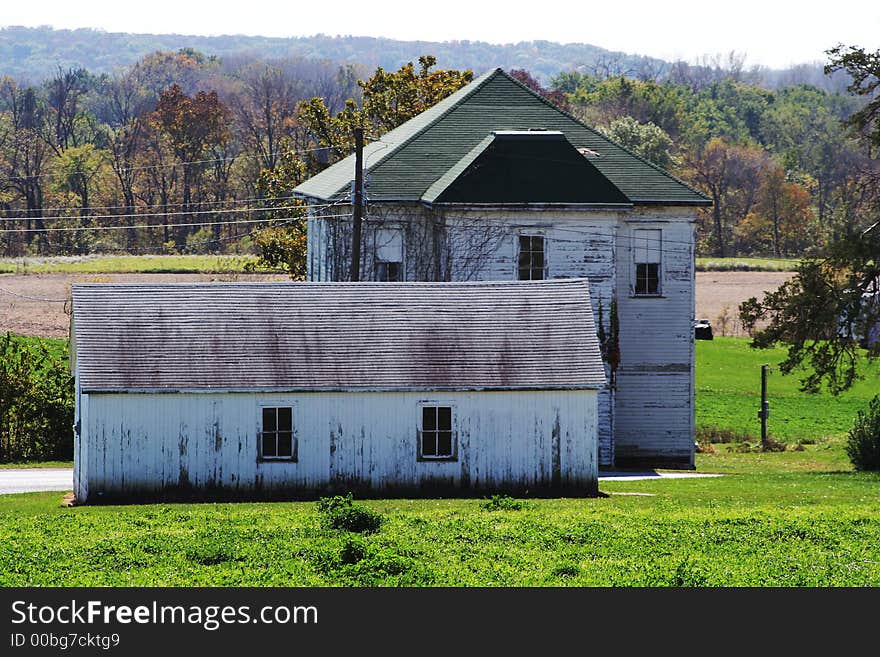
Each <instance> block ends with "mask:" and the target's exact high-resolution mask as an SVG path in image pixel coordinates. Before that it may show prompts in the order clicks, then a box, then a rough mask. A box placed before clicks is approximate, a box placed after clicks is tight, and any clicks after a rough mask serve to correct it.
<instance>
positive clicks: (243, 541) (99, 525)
mask: <svg viewBox="0 0 880 657" xmlns="http://www.w3.org/2000/svg"><path fill="white" fill-rule="evenodd" d="M878 487H880V476H878V475H867V474H855V473H847V472H839V473H829V472H801V473H786V472H777V471H774V469H773V468H769V467H767V468H765V470H764V471H763V472H761V473H760V474H758V473H755V474H746V475H740V474H736V475H727V476H725V477H720V478H713V479H690V480H663V481H657V480H654V481H638V482H619V481H618V482H607V483H605V484H603V485H602V486H601V489H602V490H603V491H604V492H606V493H608V494H609V496H608V497H606V498H597V499H571V498H567V499H533V500H528V501H527V502H526V505H525V508H524V509H522V510H518V511H506V510H502V511H489V510H486V509H485V508H484V507H483V502H482V501H481V500H477V499H470V500H462V499H450V500H445V499H428V500H401V499H396V500H383V501H369V502H362V504H364V505H365V506H367V507H369V508H371V509H372V510H374V511H377V512H379V513H381V514H382V515H383V517H384V518H385V522H384V523H383V525H382V526H381V528H380V529H379V531H378V532H376V533H374V534H370V535H360V534H352V533H349V532H346V531H343V530H332V529H327V528H325V527H324V526H323V524H322V523H321V521H320V516H319V514H318V512H317V510H316V505H315V503H313V502H296V503H275V504H181V505H166V504H161V505H144V506H107V507H81V508H72V509H68V508H61V507H60V506H59V498H60V495H59V494H58V493H40V494H30V495H5V496H2V497H0V585H4V586H74V585H76V586H80V585H86V586H104V585H111V586H180V585H215V586H877V585H878V584H880V552H878V549H877V546H878V545H880V508H878V504H877V499H878ZM624 493H629V494H624ZM632 493H638V495H634V494H632Z"/></svg>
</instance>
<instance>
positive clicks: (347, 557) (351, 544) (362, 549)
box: [339, 537, 367, 565]
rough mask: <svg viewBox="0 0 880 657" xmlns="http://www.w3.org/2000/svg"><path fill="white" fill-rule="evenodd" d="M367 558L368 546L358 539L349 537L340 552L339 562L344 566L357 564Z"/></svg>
mask: <svg viewBox="0 0 880 657" xmlns="http://www.w3.org/2000/svg"><path fill="white" fill-rule="evenodd" d="M366 556H367V546H366V545H364V543H363V541H362V540H360V539H357V538H353V537H348V538H346V539H345V542H344V543H343V544H342V550H340V551H339V560H340V561H341V562H342V563H344V564H349V565H351V564H355V563H357V562H359V561H362V560H363V559H364V558H365V557H366Z"/></svg>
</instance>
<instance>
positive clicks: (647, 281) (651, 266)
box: [636, 262, 660, 294]
mask: <svg viewBox="0 0 880 657" xmlns="http://www.w3.org/2000/svg"><path fill="white" fill-rule="evenodd" d="M659 293H660V265H659V264H657V263H656V262H655V263H639V264H637V265H636V294H659Z"/></svg>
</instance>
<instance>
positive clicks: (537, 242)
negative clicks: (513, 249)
mask: <svg viewBox="0 0 880 657" xmlns="http://www.w3.org/2000/svg"><path fill="white" fill-rule="evenodd" d="M546 273H547V260H546V258H545V254H544V236H543V235H520V236H519V262H518V266H517V274H518V278H519V280H521V281H543V280H544V279H545V278H546Z"/></svg>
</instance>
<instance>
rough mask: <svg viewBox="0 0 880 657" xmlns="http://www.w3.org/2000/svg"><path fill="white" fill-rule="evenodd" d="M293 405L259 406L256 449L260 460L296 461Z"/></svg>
mask: <svg viewBox="0 0 880 657" xmlns="http://www.w3.org/2000/svg"><path fill="white" fill-rule="evenodd" d="M295 410H296V409H295V406H294V405H292V404H290V405H279V406H260V417H259V429H258V431H257V449H258V455H259V459H260V460H261V461H296V460H297V440H296V432H295V431H294V424H293V423H294V412H295Z"/></svg>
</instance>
